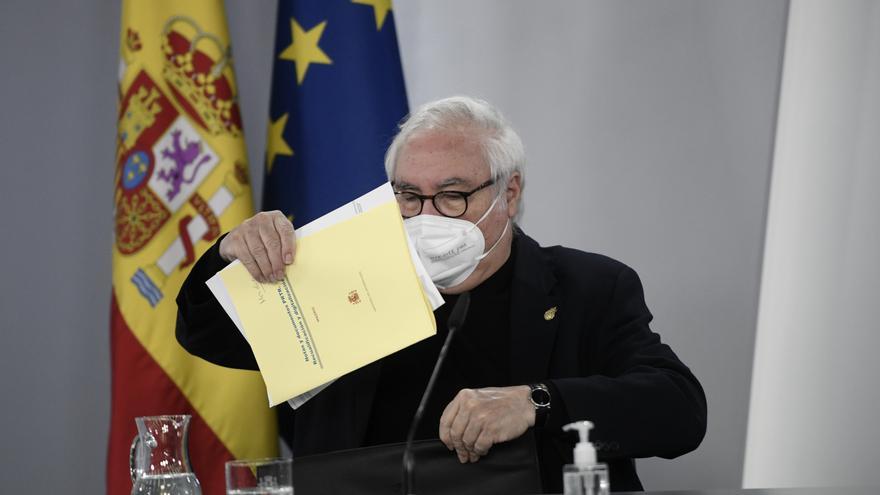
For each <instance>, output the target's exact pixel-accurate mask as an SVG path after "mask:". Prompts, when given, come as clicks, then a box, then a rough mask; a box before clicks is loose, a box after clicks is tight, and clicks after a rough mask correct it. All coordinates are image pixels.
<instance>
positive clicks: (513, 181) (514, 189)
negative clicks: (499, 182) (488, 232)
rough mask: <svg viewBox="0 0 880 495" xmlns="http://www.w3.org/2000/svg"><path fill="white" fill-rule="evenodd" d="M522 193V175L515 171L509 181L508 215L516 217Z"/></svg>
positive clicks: (507, 196) (507, 193) (507, 195)
mask: <svg viewBox="0 0 880 495" xmlns="http://www.w3.org/2000/svg"><path fill="white" fill-rule="evenodd" d="M521 195H522V177H521V176H520V174H519V172H514V173H513V174H512V175H511V176H510V179H508V181H507V190H506V191H505V197H506V199H507V217H508V218H514V217H516V214H517V213H518V212H519V200H520V199H521V198H520V196H521Z"/></svg>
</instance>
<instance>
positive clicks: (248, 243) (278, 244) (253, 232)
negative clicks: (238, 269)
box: [220, 211, 296, 283]
mask: <svg viewBox="0 0 880 495" xmlns="http://www.w3.org/2000/svg"><path fill="white" fill-rule="evenodd" d="M295 250H296V240H295V237H294V230H293V225H291V223H290V221H289V220H287V218H286V217H285V216H284V214H283V213H281V212H280V211H272V212H261V213H257V214H256V215H254V216H253V217H251V218H249V219H247V220H245V221H244V222H243V223H242V224H241V225H239V226H238V227H236V228H235V229H234V230H233V231H232V232H230V233H229V234H228V235H227V236H226V237H225V238H223V241H221V242H220V256H221V257H223V258H224V259H225V260H227V261H232V260H235V259H238V260H240V261H241V263H242V264H243V265H244V266H245V268H247V270H248V272H249V273H250V274H251V276H252V277H254V279H256V280H257V281H259V282H261V283H266V282H276V281H279V280H282V279H283V278H284V268H285V265H289V264H290V263H292V262H293V256H294V253H295Z"/></svg>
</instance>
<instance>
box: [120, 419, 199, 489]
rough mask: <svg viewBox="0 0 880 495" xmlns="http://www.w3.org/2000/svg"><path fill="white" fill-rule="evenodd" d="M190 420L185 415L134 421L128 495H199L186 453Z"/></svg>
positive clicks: (197, 483)
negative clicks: (134, 430)
mask: <svg viewBox="0 0 880 495" xmlns="http://www.w3.org/2000/svg"><path fill="white" fill-rule="evenodd" d="M190 419H191V416H189V415H188V414H187V415H176V416H144V417H140V418H135V424H137V429H138V434H137V436H136V437H134V440H133V441H132V442H131V452H130V456H129V467H130V469H131V481H132V487H131V493H132V495H136V494H137V495H202V488H201V486H200V485H199V480H198V479H196V475H195V473H193V471H192V467H191V466H190V463H189V454H188V451H187V442H188V436H189V422H190Z"/></svg>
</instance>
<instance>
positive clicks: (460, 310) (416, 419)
mask: <svg viewBox="0 0 880 495" xmlns="http://www.w3.org/2000/svg"><path fill="white" fill-rule="evenodd" d="M470 305H471V294H470V292H463V293H462V294H461V295H460V296H458V301H455V306H453V307H452V313H451V314H450V315H449V321H448V322H447V324H446V326H447V327H448V328H449V333H448V334H446V341H445V342H443V347H441V348H440V354H439V355H438V356H437V363H436V364H434V371H432V372H431V378H430V379H429V380H428V386H427V387H425V393H424V394H422V400H421V402H419V408H418V409H416V415H415V416H413V420H412V424H411V425H410V426H409V434H407V436H406V448H404V449H403V495H411V494H412V493H414V492H413V486H414V484H413V477H414V476H415V469H414V466H413V454H412V443H413V437H415V435H416V429H417V428H418V427H419V423H421V421H422V415H423V414H424V413H425V404H427V403H428V398H429V397H431V392H432V391H433V390H434V382H436V381H437V375H439V374H440V367H441V366H443V361H445V360H446V352H447V351H448V350H449V343H450V342H452V336H453V335H454V334H455V331H456V330H458V329H459V328H461V327H462V326H463V325H464V319H465V317H466V316H467V312H468V307H469V306H470Z"/></svg>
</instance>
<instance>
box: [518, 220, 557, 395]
mask: <svg viewBox="0 0 880 495" xmlns="http://www.w3.org/2000/svg"><path fill="white" fill-rule="evenodd" d="M514 242H515V243H516V260H515V261H514V263H515V264H514V272H513V284H512V285H513V286H512V287H511V295H510V378H511V381H512V383H514V384H528V383H534V382H536V381H540V380H541V379H544V378H546V377H547V376H548V373H549V371H550V370H549V364H550V356H551V354H552V352H553V344H554V342H555V340H556V329H557V326H558V321H559V319H558V317H557V313H558V312H559V311H563V310H564V309H565V308H560V307H559V305H558V294H556V291H555V289H556V277H555V276H554V275H553V270H552V266H551V264H550V262H549V261H548V260H547V259H546V257H545V256H544V253H543V252H542V251H541V248H540V246H539V245H538V243H536V242H535V241H534V240H533V239H532V238H530V237H529V236H527V235H525V234H524V233H522V231H520V230H519V229H517V230H516V235H515V237H514Z"/></svg>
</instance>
